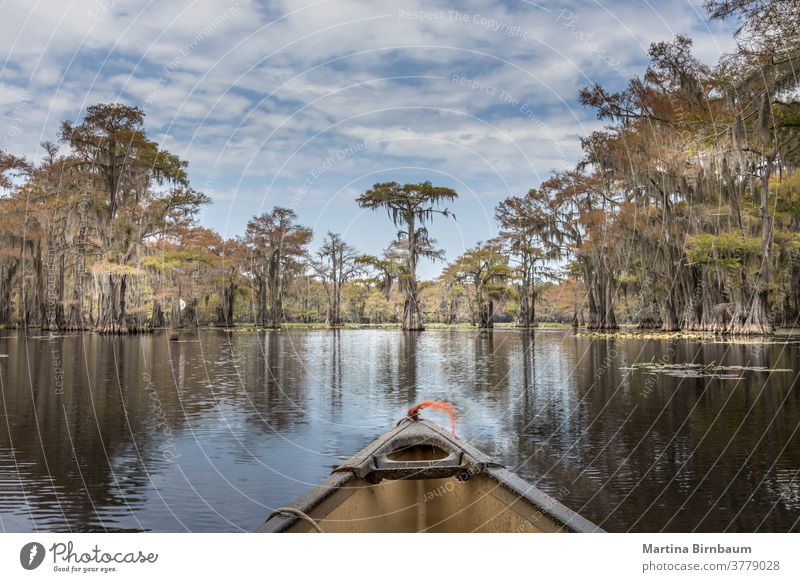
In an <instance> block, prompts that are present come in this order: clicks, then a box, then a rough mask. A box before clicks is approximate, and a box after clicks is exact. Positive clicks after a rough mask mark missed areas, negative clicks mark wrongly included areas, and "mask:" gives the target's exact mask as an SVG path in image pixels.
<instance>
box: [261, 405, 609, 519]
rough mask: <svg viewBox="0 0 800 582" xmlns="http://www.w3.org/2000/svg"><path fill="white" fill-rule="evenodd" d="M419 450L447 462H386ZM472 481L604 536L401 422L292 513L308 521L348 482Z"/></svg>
mask: <svg viewBox="0 0 800 582" xmlns="http://www.w3.org/2000/svg"><path fill="white" fill-rule="evenodd" d="M420 444H422V445H432V446H436V447H439V448H441V449H443V450H444V451H445V452H446V453H447V456H446V457H445V458H443V459H436V460H431V461H391V460H390V459H389V458H388V455H389V454H390V453H392V452H394V451H398V450H402V449H403V448H404V447H410V446H418V445H420ZM477 475H483V476H485V477H487V478H489V479H491V481H492V482H494V483H496V486H499V487H502V488H504V489H505V490H507V491H509V492H511V494H512V495H513V496H514V497H515V498H516V499H517V501H522V502H523V503H526V504H527V505H529V506H531V507H533V508H534V509H535V516H546V517H547V518H549V519H551V520H552V521H554V522H556V523H557V524H559V525H560V526H561V527H562V528H563V529H564V530H566V531H570V532H577V533H602V532H603V530H602V529H601V528H600V527H598V526H597V525H595V524H594V523H592V522H590V521H589V520H587V519H586V518H584V517H582V516H580V515H578V514H577V513H575V512H574V511H572V510H571V509H569V508H568V507H566V506H565V505H563V504H562V503H560V502H559V501H558V500H556V499H555V498H553V497H551V496H550V495H547V494H546V493H544V492H543V491H541V490H539V489H538V488H536V487H534V486H533V485H531V484H530V483H528V482H527V481H525V480H524V479H522V478H520V477H519V476H517V475H515V474H514V473H512V472H511V471H509V470H508V469H506V468H505V467H504V466H503V465H501V464H500V463H498V462H496V461H495V460H494V459H492V458H491V457H489V456H488V455H486V454H485V453H483V452H481V451H479V450H478V449H476V448H475V447H473V446H471V445H470V444H469V443H466V442H464V441H462V440H461V439H458V438H457V437H455V436H453V435H451V434H450V433H448V432H446V431H445V430H444V429H442V428H441V427H439V426H438V425H436V424H434V423H431V422H429V421H425V420H420V421H410V420H404V421H401V422H400V423H398V425H397V426H396V427H395V428H394V429H392V430H390V431H389V432H387V433H386V434H384V435H382V436H380V437H378V438H377V439H376V440H375V441H373V442H372V443H371V444H369V445H367V446H366V447H365V448H364V449H362V450H361V451H359V452H357V453H356V454H355V455H353V456H352V457H350V458H349V459H348V460H347V461H345V462H344V463H342V464H341V465H339V466H338V467H336V468H335V469H334V470H333V472H332V473H331V474H330V475H329V476H328V477H327V478H326V479H325V480H324V481H322V482H321V483H320V484H319V485H317V486H316V487H314V488H312V489H311V490H310V491H308V492H307V493H305V494H304V495H303V496H301V497H300V498H299V499H297V500H296V501H295V502H294V503H293V504H292V507H293V508H296V509H299V510H300V511H302V512H304V513H307V514H309V515H312V512H313V511H314V509H315V508H317V507H318V506H319V505H320V504H322V503H323V502H324V501H326V500H327V499H329V498H330V497H331V496H332V495H334V494H335V493H336V492H337V491H339V490H341V489H343V488H346V487H347V486H348V483H349V482H351V481H359V482H360V483H364V481H366V482H368V483H371V484H375V483H379V482H380V481H381V480H382V479H390V480H398V479H400V480H419V479H437V478H443V477H456V478H457V479H459V480H462V481H463V480H468V479H470V478H471V477H473V476H477ZM536 519H538V517H536ZM299 521H301V518H299V517H298V516H296V515H294V514H288V513H286V514H278V515H274V516H272V517H271V518H269V519H268V520H267V521H266V522H265V523H264V524H263V525H262V526H261V527H260V528H259V529H258V530H257V531H259V532H262V533H280V532H285V531H288V530H290V529H291V528H292V527H293V526H295V525H297V523H298V522H299Z"/></svg>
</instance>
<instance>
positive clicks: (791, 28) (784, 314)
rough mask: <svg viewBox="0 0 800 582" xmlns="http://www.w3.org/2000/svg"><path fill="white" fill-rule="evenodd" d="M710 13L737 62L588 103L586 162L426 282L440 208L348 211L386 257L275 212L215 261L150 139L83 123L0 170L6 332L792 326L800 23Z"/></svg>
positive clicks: (553, 179)
mask: <svg viewBox="0 0 800 582" xmlns="http://www.w3.org/2000/svg"><path fill="white" fill-rule="evenodd" d="M705 6H706V9H707V11H708V13H709V16H710V17H711V18H712V19H715V20H725V21H728V22H731V23H733V24H734V26H735V28H736V32H735V40H736V49H735V50H734V52H733V53H732V54H729V55H725V56H724V57H723V58H722V59H721V60H720V62H719V63H718V64H716V65H714V66H710V65H707V64H705V63H702V62H700V61H699V60H698V59H697V58H696V57H695V56H694V55H693V53H692V40H691V39H690V38H689V37H687V36H683V35H678V36H676V37H675V39H674V40H672V41H670V42H659V43H654V44H653V45H651V47H650V50H649V57H650V64H649V66H648V67H647V68H646V70H645V72H644V74H643V75H642V76H641V77H639V76H636V77H633V78H631V79H630V80H629V82H628V83H627V85H626V86H625V87H624V88H622V89H621V90H619V91H614V90H609V89H607V88H604V87H602V86H600V85H592V86H590V87H586V88H584V89H583V90H581V92H580V95H579V100H580V102H581V104H582V105H583V106H584V107H585V108H587V109H588V110H591V111H593V112H594V113H595V114H596V116H597V117H598V118H599V119H601V120H603V121H605V122H606V126H605V128H604V129H603V130H602V131H596V132H594V133H592V134H590V135H588V136H584V137H583V138H581V145H582V149H583V156H584V157H583V158H582V159H581V160H580V161H579V162H578V164H577V165H576V166H575V168H574V169H571V170H568V171H557V172H553V173H552V174H551V176H550V177H549V178H547V179H545V180H544V181H543V182H542V183H541V184H539V185H538V186H536V187H534V188H531V189H530V191H529V192H528V193H527V194H524V195H518V196H510V197H508V198H506V199H505V200H503V201H502V202H500V203H499V204H498V205H497V207H496V208H495V219H496V226H497V232H498V234H497V236H496V237H495V238H493V239H491V240H488V241H484V242H480V243H478V244H477V245H476V246H475V247H473V248H471V249H468V250H466V251H465V252H463V253H462V254H461V255H460V256H459V257H457V258H455V259H454V260H452V261H451V262H449V263H446V264H444V266H443V268H442V271H441V274H440V275H439V276H438V277H437V278H436V279H434V280H428V281H422V280H418V278H417V266H418V264H419V262H420V261H421V260H423V259H425V260H432V261H441V262H444V260H445V253H444V251H443V249H441V248H439V247H438V245H437V242H436V240H435V238H433V235H432V231H431V229H432V228H434V227H435V224H436V223H437V222H440V221H443V220H450V219H454V215H453V211H454V210H457V200H458V193H457V192H456V191H454V190H452V189H451V188H447V187H443V186H435V185H433V184H431V183H430V182H428V181H424V182H420V183H409V184H399V183H396V182H384V183H379V184H375V185H374V186H373V187H372V188H370V189H369V190H367V191H366V192H364V193H363V194H361V195H360V196H359V197H358V198H357V199H356V200H355V201H354V204H356V205H357V206H359V207H360V208H363V209H366V210H376V211H377V212H375V213H374V215H375V218H374V220H375V221H376V225H381V228H383V227H389V226H392V227H394V230H395V232H396V234H395V236H394V237H393V238H391V239H390V240H387V241H386V243H387V247H386V249H385V251H384V252H383V253H382V254H381V255H379V256H370V255H365V254H363V253H361V252H360V251H359V250H358V249H356V248H354V247H353V246H352V245H350V244H349V243H347V242H346V241H345V240H344V239H343V237H342V236H341V235H340V234H337V233H334V232H328V233H327V234H325V235H323V237H322V240H321V243H320V244H319V245H318V246H317V248H316V250H312V249H311V248H310V245H311V244H312V242H313V240H314V237H315V233H314V232H313V231H312V229H310V228H308V227H305V226H303V225H302V224H300V223H299V218H298V216H297V214H296V213H295V211H294V210H292V209H289V208H284V207H280V206H276V207H274V208H273V209H272V210H271V211H269V212H265V213H264V214H261V215H259V216H255V217H253V218H252V219H251V220H250V221H249V222H248V224H247V227H246V230H245V232H244V233H242V234H241V235H240V236H238V237H235V238H232V239H228V240H225V239H223V238H222V237H221V236H220V235H219V234H218V233H216V232H214V231H213V230H211V229H208V228H205V227H203V226H201V225H200V224H199V223H198V221H197V216H198V213H199V211H200V209H201V208H202V207H203V206H205V205H207V204H210V203H211V200H210V198H209V197H208V196H207V195H206V194H204V193H203V192H200V191H198V190H196V189H194V188H193V187H192V185H191V184H190V181H189V176H188V163H187V162H186V161H184V160H182V159H180V158H179V157H177V156H176V155H174V154H173V153H171V152H169V151H167V150H165V149H163V148H162V146H161V145H160V144H159V143H157V142H156V141H155V140H154V139H152V138H151V137H150V135H149V134H148V132H147V130H146V127H145V113H144V111H143V110H142V109H140V108H138V107H135V106H130V105H126V104H120V103H105V104H97V105H93V106H90V107H87V108H86V110H85V111H84V113H83V116H82V118H81V120H80V122H79V123H73V122H70V121H64V122H63V123H62V124H61V127H60V131H59V133H58V136H57V142H50V141H45V142H43V143H42V144H41V145H42V149H43V152H44V153H43V154H42V157H41V159H40V160H38V161H35V162H34V161H30V160H28V159H25V158H23V157H20V156H17V155H15V154H14V153H12V152H6V151H0V326H5V327H8V326H14V325H16V326H20V327H23V328H27V329H40V330H43V331H48V332H55V331H84V330H94V331H96V332H98V333H101V334H119V335H125V334H135V333H147V332H151V331H153V330H156V329H161V328H164V327H169V329H170V330H171V334H172V336H173V337H175V338H177V336H178V333H179V330H180V329H182V328H192V327H199V326H207V325H214V326H216V327H221V328H239V327H240V324H239V322H248V323H250V324H252V325H253V326H255V327H257V328H267V329H278V328H281V327H282V326H323V327H329V328H334V329H336V328H341V327H342V326H344V327H347V326H360V325H377V326H388V325H396V326H398V327H399V328H400V329H403V330H414V331H421V330H423V329H425V327H426V326H427V327H428V328H435V327H437V326H440V325H444V326H456V328H457V327H458V326H460V325H466V324H470V325H472V326H474V327H477V328H481V329H489V328H492V327H494V326H495V325H498V326H499V325H503V324H508V323H510V322H514V323H515V324H516V325H517V326H519V327H522V328H529V327H535V326H537V325H543V324H541V323H539V322H540V321H541V320H553V321H560V322H566V323H571V324H572V325H574V326H575V327H585V328H587V329H588V330H590V331H589V333H590V334H594V333H609V334H620V333H622V332H619V331H618V330H620V327H621V325H622V324H624V323H633V324H635V325H636V326H638V328H640V329H641V330H649V331H651V332H656V331H657V332H663V333H666V334H670V333H673V334H674V333H680V334H698V335H699V334H702V333H709V334H712V337H713V336H714V335H716V336H731V337H734V336H748V335H752V336H772V335H774V334H775V330H776V328H778V327H793V326H795V325H796V323H797V321H798V317H800V260H799V259H800V121H798V120H800V98H799V97H798V91H797V90H798V88H799V87H800V82H799V81H798V79H797V75H796V71H797V70H798V66H800V39H798V36H797V35H796V34H795V32H796V30H797V29H798V27H800V10H797V2H796V0H770V1H767V2H751V1H749V0H724V1H723V0H707V1H706V2H705ZM383 213H386V215H388V220H387V217H386V216H383ZM317 234H320V233H317ZM243 329H247V328H246V327H245V328H243ZM618 337H621V336H618ZM640 337H641V336H640ZM675 337H677V336H675ZM683 337H688V336H686V335H684V336H683Z"/></svg>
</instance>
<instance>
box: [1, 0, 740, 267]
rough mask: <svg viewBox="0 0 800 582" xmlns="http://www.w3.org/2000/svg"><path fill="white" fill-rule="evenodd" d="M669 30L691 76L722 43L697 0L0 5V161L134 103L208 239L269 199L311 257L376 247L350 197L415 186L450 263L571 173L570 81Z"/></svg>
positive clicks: (48, 1)
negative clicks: (501, 209) (180, 175)
mask: <svg viewBox="0 0 800 582" xmlns="http://www.w3.org/2000/svg"><path fill="white" fill-rule="evenodd" d="M679 33H683V34H689V35H690V36H692V37H693V38H694V40H695V52H696V55H697V56H698V57H699V58H700V59H701V60H703V61H705V62H706V63H709V64H713V63H715V62H716V61H717V60H718V59H719V57H720V56H721V55H722V54H723V53H725V52H729V51H731V50H732V48H733V43H732V39H731V32H730V29H729V27H727V26H725V25H721V24H720V23H710V22H709V21H708V19H707V18H706V15H705V13H704V11H703V9H702V2H701V1H700V0H658V1H656V0H643V1H627V2H626V1H619V0H617V1H604V2H600V1H583V2H572V1H568V2H541V3H537V2H533V1H527V0H518V1H504V2H498V1H488V0H482V1H480V2H477V1H471V0H462V1H460V2H436V1H435V0H434V1H433V2H431V1H418V0H363V1H362V0H310V1H308V0H299V1H288V0H281V1H264V0H228V1H221V0H195V1H191V0H169V1H163V0H162V1H161V2H157V1H156V0H72V1H70V0H39V1H37V0H0V55H2V56H0V59H2V63H3V64H2V67H1V68H0V109H1V110H2V119H1V120H0V149H3V150H6V151H11V152H13V153H15V154H17V155H25V156H27V157H29V158H31V159H34V160H35V159H37V158H39V157H40V156H41V149H40V148H39V146H38V144H39V143H40V142H41V141H42V140H47V139H49V140H53V141H55V140H56V138H57V132H58V127H59V124H60V122H61V121H62V120H73V121H79V120H80V118H81V115H82V113H83V112H84V110H85V108H86V107H87V106H89V105H92V104H95V103H100V102H122V103H126V104H129V105H136V106H139V107H141V108H142V109H143V110H144V111H145V113H146V127H147V130H148V132H149V133H150V135H151V137H153V138H154V139H156V141H158V142H159V143H160V144H161V146H162V147H165V148H167V149H169V150H170V151H172V152H173V153H175V154H177V155H179V156H181V157H182V158H184V159H185V160H187V161H188V162H189V175H190V179H191V181H192V185H193V187H194V188H195V189H198V190H202V191H204V192H205V193H207V194H208V195H209V196H210V197H211V198H212V200H213V204H212V205H210V206H208V207H207V208H205V209H204V210H203V211H202V214H201V216H200V222H201V223H202V224H203V225H204V226H208V227H210V228H213V229H215V230H217V231H218V232H219V233H220V234H221V235H222V236H224V237H226V238H232V237H235V236H237V235H240V234H242V233H243V231H244V228H245V226H246V224H247V221H248V219H249V218H250V217H252V216H253V215H255V214H260V213H262V212H266V211H269V210H271V209H272V207H273V206H276V205H277V206H285V207H289V208H292V209H293V210H295V212H296V213H297V214H298V217H299V220H300V222H301V223H302V224H304V225H306V226H310V227H312V228H313V229H314V231H315V233H316V238H315V242H314V246H317V245H319V243H320V241H321V239H322V237H323V236H324V234H325V233H326V232H327V231H333V232H338V233H341V234H343V236H344V237H345V240H347V241H348V242H350V243H351V244H354V245H355V246H357V247H358V248H359V249H360V250H361V251H363V252H367V253H371V254H378V253H380V252H381V250H382V249H384V248H386V247H387V246H388V243H389V242H390V241H391V240H392V238H393V237H394V236H395V228H394V227H393V226H392V224H391V222H390V221H389V219H388V217H387V215H386V214H385V213H382V212H376V211H367V210H362V209H360V208H359V207H358V205H357V204H356V202H355V199H356V197H357V196H358V195H360V194H361V193H363V192H364V191H365V190H367V189H369V188H370V187H371V186H372V185H373V184H375V183H377V182H386V181H396V182H401V183H402V182H419V181H424V180H430V181H431V182H433V183H434V184H435V185H438V186H448V187H451V188H454V189H455V190H456V191H457V192H458V194H459V198H458V199H457V200H455V201H453V202H451V203H449V204H448V207H449V209H450V210H451V211H453V213H454V215H455V219H453V218H440V219H438V220H435V221H434V222H433V224H432V225H431V226H430V230H431V234H432V236H433V237H434V238H436V239H437V240H438V242H439V245H440V246H441V247H442V248H443V249H444V250H445V253H446V256H447V259H448V260H452V259H454V258H456V257H457V256H458V255H460V254H461V253H463V252H464V251H465V250H467V249H468V248H470V247H472V246H474V245H475V244H476V243H478V242H479V241H482V240H486V239H489V238H491V237H492V236H494V235H495V234H496V229H497V227H496V224H495V222H494V207H495V206H496V205H497V203H498V202H500V201H501V200H503V199H504V198H506V197H508V196H512V195H524V194H525V193H526V192H527V191H528V190H529V189H530V188H532V187H535V186H536V185H537V184H538V183H539V182H540V181H542V180H543V179H546V178H547V176H548V174H549V173H550V172H551V171H553V170H559V169H568V168H570V167H573V166H574V164H575V163H576V162H577V161H579V159H580V158H581V150H580V137H581V136H585V135H587V134H588V133H590V132H592V131H594V130H598V129H602V127H603V124H602V122H599V121H597V120H596V118H595V116H594V114H593V112H592V111H589V110H585V109H584V108H583V107H582V106H581V105H580V104H579V103H578V101H577V93H578V91H579V89H580V88H581V87H584V86H587V85H590V84H592V83H600V84H602V85H603V86H605V87H607V88H610V89H621V88H622V87H624V86H625V84H626V83H627V81H628V79H629V78H631V77H632V76H634V75H637V74H639V75H640V74H641V73H642V72H643V71H644V68H645V67H646V65H647V48H648V46H649V44H650V43H651V42H657V41H663V40H670V39H671V38H673V37H674V36H675V35H676V34H679ZM441 266H442V265H441V264H431V263H427V262H426V263H423V264H421V265H420V275H421V277H423V278H426V277H434V276H436V274H437V273H438V272H439V270H440V268H441Z"/></svg>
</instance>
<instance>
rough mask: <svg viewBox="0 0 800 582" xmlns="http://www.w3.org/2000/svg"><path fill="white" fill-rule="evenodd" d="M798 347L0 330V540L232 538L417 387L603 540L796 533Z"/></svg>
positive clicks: (557, 338)
mask: <svg viewBox="0 0 800 582" xmlns="http://www.w3.org/2000/svg"><path fill="white" fill-rule="evenodd" d="M798 339H800V338H796V339H795V340H794V341H791V340H790V339H787V338H785V337H784V338H778V339H776V340H775V341H774V342H773V343H768V344H763V343H746V344H739V343H735V344H731V343H703V342H699V341H694V340H685V339H683V340H674V341H663V340H660V341H656V340H640V339H634V340H631V339H601V338H594V337H583V336H576V335H575V334H573V333H572V331H567V330H547V329H540V330H536V332H535V333H530V332H524V331H521V330H514V329H506V330H496V331H494V332H478V331H473V330H428V331H425V332H423V333H419V334H415V333H402V332H400V331H397V330H388V329H387V330H380V329H375V330H366V329H365V330H343V331H340V332H331V331H324V330H284V331H281V332H269V333H263V332H262V333H256V332H243V333H239V332H235V333H227V332H224V331H221V330H201V331H200V332H199V333H184V334H183V335H182V341H180V342H177V343H174V342H173V343H171V342H169V341H168V337H167V334H166V333H156V334H154V335H147V336H136V337H125V338H115V337H101V336H98V335H95V334H89V333H87V334H77V335H65V336H56V337H48V336H41V335H36V334H32V333H28V334H27V335H25V333H24V332H22V331H14V330H0V354H2V356H0V388H1V389H2V402H0V531H140V530H146V531H240V530H244V531H251V530H254V529H256V528H257V527H258V526H259V525H261V523H262V522H263V520H264V518H265V517H266V516H267V514H268V513H269V512H270V510H271V509H272V508H275V507H279V506H283V505H286V504H288V503H290V502H291V501H292V500H293V499H295V498H296V497H298V496H299V495H300V494H301V493H303V492H304V491H306V490H307V489H308V488H309V487H311V486H312V485H314V484H315V483H317V482H319V481H321V480H322V479H323V478H324V477H325V476H326V475H327V474H328V473H329V472H330V470H331V469H332V468H333V467H334V466H335V465H337V464H338V463H339V462H341V461H342V460H344V459H345V458H347V457H349V456H350V455H351V454H352V453H354V452H355V451H357V450H358V449H360V448H361V447H363V446H364V445H366V444H368V443H369V442H370V441H372V440H373V439H375V438H376V437H377V436H379V435H380V434H382V433H383V432H385V431H386V430H388V429H389V428H390V427H392V426H393V425H394V423H395V422H396V421H397V420H398V419H399V418H400V417H402V416H403V415H404V411H405V409H406V408H407V407H408V406H409V405H411V404H414V403H416V402H419V401H423V400H431V399H441V400H448V401H450V402H452V403H454V404H455V406H456V407H457V409H458V411H459V415H460V416H459V419H458V422H457V431H458V433H459V435H460V436H462V437H464V438H466V439H468V440H470V441H471V442H472V443H473V444H475V445H476V446H477V447H479V448H481V449H483V450H484V451H485V452H487V453H489V454H492V455H494V456H495V457H496V458H497V459H498V460H500V461H501V462H502V463H504V464H505V465H506V466H507V467H508V468H510V469H512V470H514V471H516V472H517V473H518V474H519V475H520V476H522V477H523V478H525V479H527V480H529V481H531V482H532V483H535V484H536V485H537V486H538V487H540V488H541V489H543V490H544V491H546V492H548V493H550V494H551V495H554V496H556V497H558V498H559V499H560V500H561V501H562V502H563V503H565V504H566V505H567V506H568V507H570V508H571V509H573V510H575V511H578V512H579V513H581V514H582V515H584V516H585V517H587V518H588V519H590V520H592V521H594V522H596V523H597V524H599V525H601V526H602V527H603V528H604V529H607V530H609V531H629V530H632V531H660V530H663V531H692V530H696V531H754V530H757V531H779V532H784V531H800V525H798V520H799V519H800V478H799V477H798V470H800V434H798V427H800V385H798V370H800V344H798V343H794V342H795V341H798ZM651 361H656V362H667V363H704V364H708V363H712V362H715V363H717V364H720V363H722V364H726V365H743V366H753V367H755V366H760V367H764V368H768V369H783V370H788V371H772V372H769V371H754V370H744V371H737V370H734V371H731V370H725V371H724V372H720V373H719V374H718V375H717V376H716V377H708V376H703V375H700V376H699V377H685V375H680V374H679V375H676V376H672V375H667V374H663V373H654V372H653V371H651V370H642V369H633V370H629V369H625V368H627V367H630V366H631V365H632V364H634V363H636V362H651ZM423 416H426V417H428V418H431V419H432V420H437V421H439V422H440V423H441V424H445V425H446V424H447V419H446V417H440V416H438V413H436V412H430V413H427V414H423Z"/></svg>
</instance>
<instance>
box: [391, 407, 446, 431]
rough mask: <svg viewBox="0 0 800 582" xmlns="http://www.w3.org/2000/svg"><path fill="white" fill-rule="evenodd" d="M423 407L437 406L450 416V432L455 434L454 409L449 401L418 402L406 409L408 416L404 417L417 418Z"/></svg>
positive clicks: (414, 419)
mask: <svg viewBox="0 0 800 582" xmlns="http://www.w3.org/2000/svg"><path fill="white" fill-rule="evenodd" d="M425 408H437V409H439V410H443V411H444V412H445V413H447V416H449V417H450V432H451V433H453V436H456V409H455V407H454V406H453V405H452V404H450V403H449V402H443V401H439V400H427V401H425V402H420V403H419V404H415V405H414V406H412V407H411V408H409V409H408V416H407V417H406V418H408V419H409V420H413V421H417V420H419V413H420V412H421V411H422V410H423V409H425ZM402 420H405V419H402ZM402 420H401V422H402ZM398 424H399V423H398Z"/></svg>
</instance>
